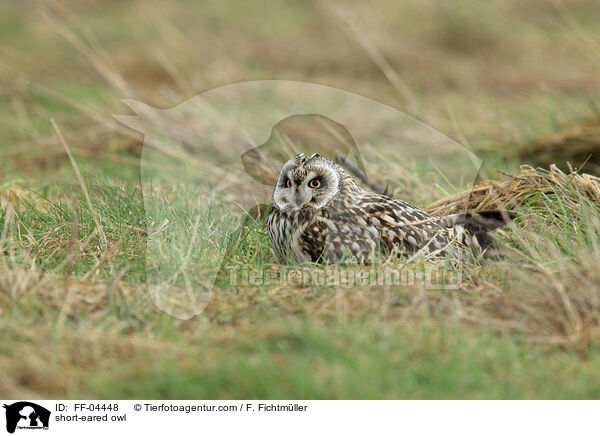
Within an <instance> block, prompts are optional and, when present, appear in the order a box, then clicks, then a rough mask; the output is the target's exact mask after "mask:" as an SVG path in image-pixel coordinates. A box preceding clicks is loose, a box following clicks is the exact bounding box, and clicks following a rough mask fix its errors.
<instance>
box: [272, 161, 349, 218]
mask: <svg viewBox="0 0 600 436" xmlns="http://www.w3.org/2000/svg"><path fill="white" fill-rule="evenodd" d="M346 178H347V177H346V174H345V172H344V170H343V169H342V168H341V167H340V166H339V165H337V164H336V163H334V162H332V161H330V160H329V159H326V158H324V157H321V156H319V155H318V154H316V153H315V154H313V155H312V156H310V157H306V156H305V155H304V153H300V154H299V155H297V156H296V157H294V158H292V159H290V160H289V161H287V162H286V163H285V165H283V168H282V169H281V171H280V173H279V178H278V179H277V185H276V186H275V190H274V191H273V202H274V204H275V206H277V207H278V208H279V209H280V210H281V211H283V212H293V211H299V210H307V209H313V210H317V209H321V208H322V207H323V206H325V205H327V204H328V203H329V202H330V201H331V200H332V199H334V198H335V197H336V196H337V195H338V194H339V193H340V192H341V191H342V190H343V188H344V186H345V183H344V182H345V180H346Z"/></svg>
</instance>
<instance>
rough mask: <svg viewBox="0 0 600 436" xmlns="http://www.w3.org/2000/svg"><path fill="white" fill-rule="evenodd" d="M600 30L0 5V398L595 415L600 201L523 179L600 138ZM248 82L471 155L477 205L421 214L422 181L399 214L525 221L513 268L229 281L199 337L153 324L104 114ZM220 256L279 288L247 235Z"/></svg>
mask: <svg viewBox="0 0 600 436" xmlns="http://www.w3.org/2000/svg"><path fill="white" fill-rule="evenodd" d="M599 18H600V5H599V4H598V3H597V2H595V1H593V0H588V1H586V0H564V1H561V2H546V1H542V0H527V1H517V0H514V1H512V0H511V1H491V2H478V1H474V0H461V1H458V2H451V4H450V3H449V4H441V3H439V2H435V1H419V2H409V1H407V2H400V4H398V2H395V1H391V0H378V1H376V2H375V3H371V2H370V3H369V4H368V5H367V4H366V3H365V4H362V3H361V2H356V1H350V2H337V1H317V2H301V1H283V2H266V1H257V0H253V1H252V2H233V1H225V2H221V1H209V2H192V1H179V2H169V3H167V2H158V1H150V2H148V1H128V2H120V1H119V2H117V1H107V2H92V1H91V0H90V1H83V2H58V1H56V2H55V1H52V2H38V1H25V2H20V3H18V2H5V3H3V4H2V5H1V6H0V53H1V57H0V114H1V116H0V132H2V133H1V134H0V158H1V161H2V162H1V166H0V198H1V200H0V204H1V206H0V247H1V250H2V251H1V252H0V330H1V331H2V335H0V350H1V352H0V372H2V374H4V376H3V377H2V379H1V380H0V397H4V398H59V397H66V398H142V397H143V398H156V399H159V398H178V399H182V398H213V399H215V398H225V399H227V398H597V397H598V395H599V394H600V378H599V377H598V368H599V364H600V354H599V352H598V338H599V332H600V330H599V325H598V322H599V312H598V309H599V307H598V305H599V304H600V294H599V292H600V272H599V271H598V268H597V265H598V263H599V262H600V237H599V236H600V222H599V220H598V212H599V211H600V210H599V209H600V207H599V202H600V188H599V186H600V185H599V183H598V180H597V179H594V178H593V177H592V176H589V175H576V174H574V173H569V170H568V166H567V163H566V161H565V160H561V159H560V156H553V158H555V159H556V161H555V163H556V164H557V166H558V168H555V167H553V168H550V167H549V165H545V167H544V168H543V169H539V170H535V169H533V168H529V167H520V166H521V165H524V164H533V165H537V164H538V163H539V162H537V161H536V160H535V156H532V155H531V154H529V155H528V154H527V153H525V152H524V150H527V147H528V144H531V143H533V142H536V141H537V139H538V138H540V137H545V136H547V135H552V134H553V133H554V132H557V131H561V130H562V129H563V128H564V127H565V126H570V125H573V124H577V123H579V122H581V121H582V120H589V119H593V118H594V117H595V116H596V114H597V112H596V109H595V108H596V105H597V102H598V96H599V95H600V75H598V74H597V71H598V64H599V61H600V57H599V53H600V52H599V50H598V47H600V45H599V44H600V34H599V32H598V26H597V22H598V19H599ZM257 79H286V80H295V81H306V82H313V83H319V84H324V85H328V86H333V87H337V88H341V89H345V90H348V91H351V92H353V93H356V94H361V95H365V96H367V97H370V98H372V99H375V100H378V101H381V102H384V103H386V104H388V105H390V106H391V107H394V108H396V109H398V110H400V111H403V112H405V113H408V114H410V115H411V116H413V117H415V118H416V119H419V120H422V121H423V122H424V123H426V124H428V125H430V126H432V127H433V128H434V129H436V130H437V131H439V132H442V133H443V134H445V135H447V136H449V137H451V138H453V139H455V140H456V141H458V142H459V143H461V144H462V145H464V146H465V147H467V148H468V149H470V150H472V151H473V152H474V153H475V154H476V155H477V156H479V157H480V158H481V159H482V160H483V171H482V174H481V175H480V180H481V183H482V185H481V187H480V190H479V191H477V192H478V193H479V194H477V195H475V197H473V196H471V197H472V198H470V199H469V198H468V196H467V197H465V196H464V195H462V196H461V194H460V189H457V192H456V193H453V192H447V193H446V194H448V195H447V196H443V195H440V196H439V198H429V197H428V195H427V194H428V192H429V191H426V190H427V189H428V188H429V187H428V185H427V180H423V179H422V178H420V176H419V174H416V175H414V177H413V178H411V179H410V180H409V181H410V183H404V182H405V181H406V179H404V178H403V179H402V180H399V181H396V185H395V186H394V187H395V188H396V191H395V192H396V194H401V195H402V196H403V197H404V196H408V197H409V198H410V199H411V200H412V201H415V202H417V203H418V204H419V206H421V207H423V208H429V210H431V211H433V212H435V211H437V212H438V213H444V212H448V211H450V210H451V209H452V208H453V207H455V206H456V204H457V202H460V201H463V202H467V201H471V203H472V204H470V205H469V206H470V207H489V206H490V205H491V206H495V207H509V208H511V209H513V210H516V211H517V212H518V214H519V217H518V218H517V220H516V222H515V225H514V226H511V227H509V228H507V229H505V230H503V231H501V232H499V234H498V239H499V241H500V243H501V244H502V245H503V247H504V249H505V255H504V256H503V257H502V258H501V259H499V260H494V261H490V262H482V263H480V262H474V263H471V264H468V265H465V266H463V267H461V269H460V271H461V273H462V278H463V281H462V283H461V285H460V287H459V288H458V289H454V290H445V291H443V290H431V289H425V288H424V287H423V286H422V285H420V284H418V283H416V284H414V285H407V286H349V287H340V288H336V287H332V286H325V285H322V286H302V285H295V286H235V285H231V284H229V283H228V282H227V281H225V280H220V281H219V280H218V281H217V285H216V286H215V289H214V291H213V295H212V299H211V301H210V303H209V304H208V306H207V307H206V309H205V310H204V311H203V312H202V313H201V314H200V315H198V316H195V317H192V318H190V319H185V320H184V319H179V318H177V317H172V316H170V315H168V314H167V313H165V312H163V311H161V310H159V309H158V308H157V307H156V306H155V305H154V304H153V302H152V300H151V298H150V296H149V295H148V292H147V288H146V285H145V282H146V273H147V271H146V260H147V259H146V242H147V238H148V235H152V234H154V233H155V232H156V231H158V230H160V229H159V227H160V224H161V223H153V222H148V220H146V214H145V209H144V203H143V198H142V191H143V190H144V189H145V187H146V186H145V185H144V180H142V179H141V178H140V155H141V151H142V145H143V139H144V138H143V136H142V135H141V134H140V133H138V132H135V131H133V130H130V129H127V128H125V127H124V126H123V125H121V124H119V123H117V122H116V121H115V119H114V118H113V117H112V114H131V112H130V110H129V109H128V108H127V107H126V106H124V105H123V104H122V103H121V100H123V99H124V98H136V99H138V100H141V101H144V102H147V103H149V104H152V105H154V106H157V107H163V108H169V107H172V106H173V105H176V104H178V103H181V102H183V101H185V100H187V99H188V98H190V97H193V96H194V95H197V94H199V93H202V92H204V91H207V90H209V89H212V88H215V87H218V86H221V85H225V84H228V83H232V82H239V81H244V80H257ZM590 117H591V118H590ZM536 143H537V142H536ZM390 147H393V144H390ZM69 154H71V156H69ZM582 163H583V162H582V161H575V162H571V164H572V167H578V166H580V165H581V164H582ZM393 165H394V164H393V163H390V164H389V165H387V167H386V168H383V169H382V171H384V170H385V171H386V173H385V174H386V177H387V175H390V174H392V175H393V174H395V173H398V174H399V172H398V171H400V170H399V168H398V171H396V170H397V168H396V167H394V166H393ZM559 168H560V169H562V171H561V170H560V169H559ZM497 170H500V172H499V171H497ZM581 172H582V173H585V172H590V173H596V174H597V173H598V171H597V166H594V164H593V161H592V160H591V161H590V163H589V166H587V165H586V166H584V168H583V169H582V171H581ZM199 177H200V178H202V175H200V176H199ZM230 177H236V176H235V175H233V176H232V175H230ZM488 179H489V180H488ZM486 180H488V181H486ZM209 182H210V181H209V180H207V183H208V184H210V183H209ZM177 189H178V187H174V188H173V190H174V191H173V196H172V197H165V198H164V199H161V201H163V200H164V201H165V202H166V203H165V204H166V206H169V205H170V204H171V203H173V202H174V201H175V200H174V198H179V199H181V198H183V199H184V200H185V199H186V198H187V197H186V194H185V193H182V191H177ZM433 200H439V202H438V203H435V204H431V202H432V201H433ZM192 224H193V223H192ZM232 247H233V248H232V250H231V251H230V252H229V258H228V262H230V265H234V266H248V267H250V268H251V269H255V270H262V269H264V268H266V267H270V266H272V265H275V264H276V261H275V257H274V255H273V253H272V251H271V249H270V247H269V244H268V239H267V238H266V235H265V233H264V229H263V228H262V227H261V222H260V220H258V221H252V222H250V224H248V225H247V226H246V227H245V228H244V229H243V230H242V233H241V237H240V238H239V239H236V240H235V241H234V244H233V246H232ZM192 254H193V255H198V256H200V261H201V260H202V258H201V252H200V250H199V249H198V252H194V253H192ZM209 260H210V259H209ZM409 266H410V267H413V268H415V269H421V270H423V271H429V270H431V268H434V267H432V266H431V265H429V264H427V263H423V262H422V261H420V260H417V259H415V260H412V261H411V263H410V265H409ZM290 268H292V267H290ZM307 268H309V269H314V270H316V269H318V268H319V267H318V266H307ZM435 268H437V266H435ZM448 268H450V267H449V266H448Z"/></svg>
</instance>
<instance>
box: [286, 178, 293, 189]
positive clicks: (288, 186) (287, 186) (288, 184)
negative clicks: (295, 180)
mask: <svg viewBox="0 0 600 436" xmlns="http://www.w3.org/2000/svg"><path fill="white" fill-rule="evenodd" d="M285 187H286V188H291V187H292V181H291V180H290V179H287V180H286V181H285Z"/></svg>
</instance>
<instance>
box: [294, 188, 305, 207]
mask: <svg viewBox="0 0 600 436" xmlns="http://www.w3.org/2000/svg"><path fill="white" fill-rule="evenodd" d="M294 200H295V203H296V207H297V208H298V209H300V208H301V207H302V206H303V205H304V199H303V198H302V196H301V195H300V193H299V192H298V191H296V195H295V197H294Z"/></svg>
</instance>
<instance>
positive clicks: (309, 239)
mask: <svg viewBox="0 0 600 436" xmlns="http://www.w3.org/2000/svg"><path fill="white" fill-rule="evenodd" d="M443 224H444V223H443V222H442V221H441V220H440V218H438V217H435V216H433V215H429V214H428V213H426V212H424V211H422V210H420V209H418V208H416V207H415V206H412V205H411V204H409V203H407V202H404V201H402V200H396V199H392V198H389V197H387V196H383V195H379V194H375V193H366V194H364V195H362V196H359V197H356V198H353V199H351V201H345V202H342V201H338V202H334V203H332V204H330V205H329V206H328V207H327V208H325V209H323V210H322V212H321V214H319V215H317V217H316V219H315V220H313V222H312V223H311V224H310V225H309V226H308V227H307V228H306V230H305V231H304V233H303V234H302V237H301V238H300V241H299V242H300V244H301V246H302V250H303V251H304V252H305V253H307V254H308V255H309V256H310V257H311V259H312V260H313V261H318V260H326V261H329V262H339V261H340V260H342V259H343V258H344V257H346V256H348V255H352V256H354V257H355V258H357V260H358V261H359V262H369V261H372V260H373V259H374V258H375V256H377V255H378V253H380V252H381V253H383V254H384V255H389V254H391V253H396V254H401V255H407V254H412V253H415V252H417V251H419V250H422V252H423V254H432V253H434V254H436V255H440V256H445V255H446V249H447V248H448V246H449V245H450V244H451V243H452V241H454V240H456V234H455V233H456V232H454V229H452V228H448V227H447V226H444V225H443Z"/></svg>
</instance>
